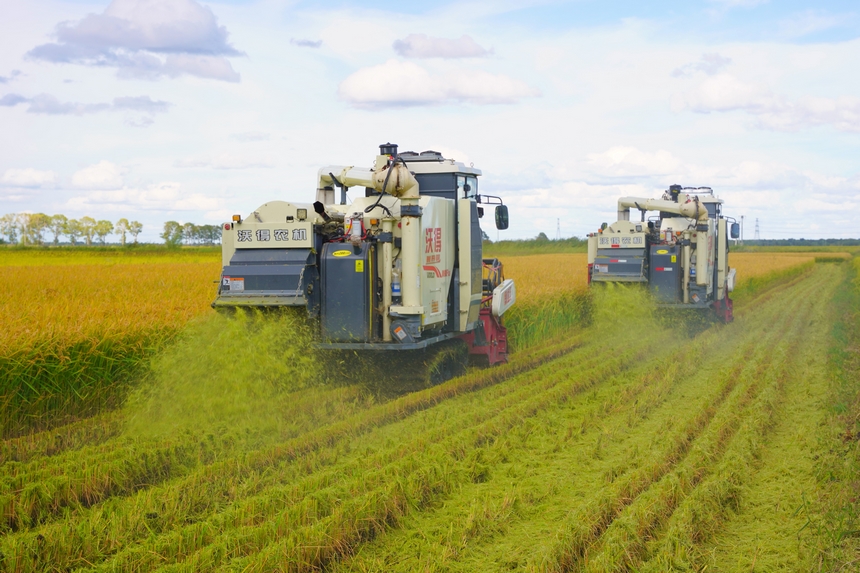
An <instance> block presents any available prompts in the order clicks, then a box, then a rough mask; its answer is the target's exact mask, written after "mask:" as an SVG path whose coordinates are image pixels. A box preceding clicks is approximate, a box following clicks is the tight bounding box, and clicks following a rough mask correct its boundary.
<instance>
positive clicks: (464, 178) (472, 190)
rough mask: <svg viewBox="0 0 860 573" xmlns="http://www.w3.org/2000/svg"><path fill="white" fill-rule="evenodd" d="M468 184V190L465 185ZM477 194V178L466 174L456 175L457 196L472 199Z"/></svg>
mask: <svg viewBox="0 0 860 573" xmlns="http://www.w3.org/2000/svg"><path fill="white" fill-rule="evenodd" d="M467 186H468V190H467V189H466V187H467ZM477 195H478V178H477V177H473V176H468V175H458V176H457V197H459V198H462V199H474V198H475V196H477Z"/></svg>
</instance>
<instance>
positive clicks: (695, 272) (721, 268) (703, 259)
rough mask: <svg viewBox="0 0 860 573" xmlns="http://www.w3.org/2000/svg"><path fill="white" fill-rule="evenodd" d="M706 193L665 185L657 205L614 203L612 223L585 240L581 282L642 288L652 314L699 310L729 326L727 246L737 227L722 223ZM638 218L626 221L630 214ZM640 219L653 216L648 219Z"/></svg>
mask: <svg viewBox="0 0 860 573" xmlns="http://www.w3.org/2000/svg"><path fill="white" fill-rule="evenodd" d="M722 206H723V201H722V199H719V198H718V197H716V196H715V195H714V192H713V190H712V189H711V188H710V187H681V186H680V185H672V186H671V187H669V189H668V190H667V191H666V192H665V193H664V194H663V197H662V198H661V199H648V198H640V197H622V198H621V199H619V200H618V221H616V222H615V223H612V224H611V225H606V224H605V223H604V224H603V225H602V226H601V228H600V230H598V231H597V232H596V233H592V234H590V235H588V282H589V284H590V285H594V284H600V283H607V282H628V283H629V282H632V283H644V284H648V285H649V288H650V290H651V292H652V293H653V294H654V297H655V298H656V300H657V302H658V304H659V306H663V307H672V308H692V309H707V310H710V311H712V312H713V313H714V315H715V316H716V318H717V319H719V320H721V321H722V322H731V321H732V320H733V314H732V300H731V298H730V297H729V293H731V292H732V290H733V289H734V284H735V270H734V269H732V268H730V267H729V265H728V254H729V238H732V239H736V238H737V237H738V225H737V223H736V222H734V220H733V219H730V218H726V217H724V216H723V215H722ZM632 208H635V209H637V210H638V211H639V212H640V215H641V216H640V220H639V221H631V220H630V210H631V209H632ZM648 211H657V215H656V216H652V217H649V218H648V219H647V221H646V213H647V212H648Z"/></svg>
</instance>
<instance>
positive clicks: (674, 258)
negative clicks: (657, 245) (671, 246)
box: [672, 255, 678, 263]
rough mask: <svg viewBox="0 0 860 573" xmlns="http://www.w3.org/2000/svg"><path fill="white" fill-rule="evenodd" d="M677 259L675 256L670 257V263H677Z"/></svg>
mask: <svg viewBox="0 0 860 573" xmlns="http://www.w3.org/2000/svg"><path fill="white" fill-rule="evenodd" d="M677 259H678V257H676V256H675V255H672V262H673V263H677V262H678V261H677Z"/></svg>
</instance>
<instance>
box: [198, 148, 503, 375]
mask: <svg viewBox="0 0 860 573" xmlns="http://www.w3.org/2000/svg"><path fill="white" fill-rule="evenodd" d="M480 175H481V171H480V170H478V169H475V168H473V167H471V166H466V165H464V164H462V163H458V162H456V161H454V160H451V159H445V158H443V157H442V155H441V154H440V153H438V152H435V151H425V152H422V153H414V152H403V153H398V151H397V145H394V144H390V143H387V144H385V145H381V146H380V154H379V155H378V156H377V157H376V160H375V162H374V164H373V166H372V167H371V168H359V167H353V166H329V167H323V168H321V169H320V170H319V173H318V177H317V189H316V201H315V202H314V203H313V204H299V203H288V202H285V201H271V202H268V203H266V204H264V205H262V206H260V207H259V208H258V209H257V210H256V211H254V212H253V213H251V214H250V215H249V216H248V217H244V218H243V217H241V216H239V215H234V216H233V221H232V222H229V223H224V225H223V231H222V236H223V238H222V258H223V271H222V276H221V284H220V287H219V292H218V297H217V299H216V300H215V302H214V303H213V306H215V307H225V306H228V307H229V306H252V307H281V306H300V307H305V308H307V311H308V314H309V316H310V317H311V318H312V319H314V320H315V321H316V322H315V324H316V325H317V327H318V329H319V330H318V333H319V339H320V344H319V346H321V347H323V348H328V349H356V350H417V349H422V348H427V347H430V346H433V345H437V344H438V343H442V342H445V346H446V347H450V346H451V345H452V344H459V345H460V346H462V348H463V350H464V352H463V354H464V355H465V350H466V349H467V350H468V352H469V353H471V354H478V355H483V356H486V357H487V359H488V360H489V362H490V363H491V364H494V363H497V362H504V361H505V360H506V357H507V334H506V331H505V328H504V326H502V322H501V320H502V316H503V315H504V313H505V311H507V310H508V308H510V307H511V305H513V304H514V301H515V299H516V292H515V289H514V283H513V281H512V280H504V279H503V275H502V267H501V264H500V263H499V262H498V261H497V260H495V259H487V260H485V259H483V258H482V245H481V239H482V234H481V228H480V226H479V218H480V217H481V216H482V215H483V207H481V206H480V204H490V205H493V206H495V222H496V227H497V228H499V229H506V228H507V226H508V211H507V207H506V206H505V205H503V204H502V201H501V200H500V199H499V198H498V197H493V196H487V195H480V194H479V193H478V177H479V176H480ZM356 188H358V189H360V190H361V194H362V195H363V196H361V197H357V198H355V199H353V201H352V202H351V203H349V204H347V192H348V191H349V190H350V189H356ZM338 195H339V201H338V200H337V199H338ZM457 339H459V340H457Z"/></svg>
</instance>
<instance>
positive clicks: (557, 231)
mask: <svg viewBox="0 0 860 573" xmlns="http://www.w3.org/2000/svg"><path fill="white" fill-rule="evenodd" d="M559 239H561V219H560V218H559V219H556V220H555V240H556V241H558V240H559Z"/></svg>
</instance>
